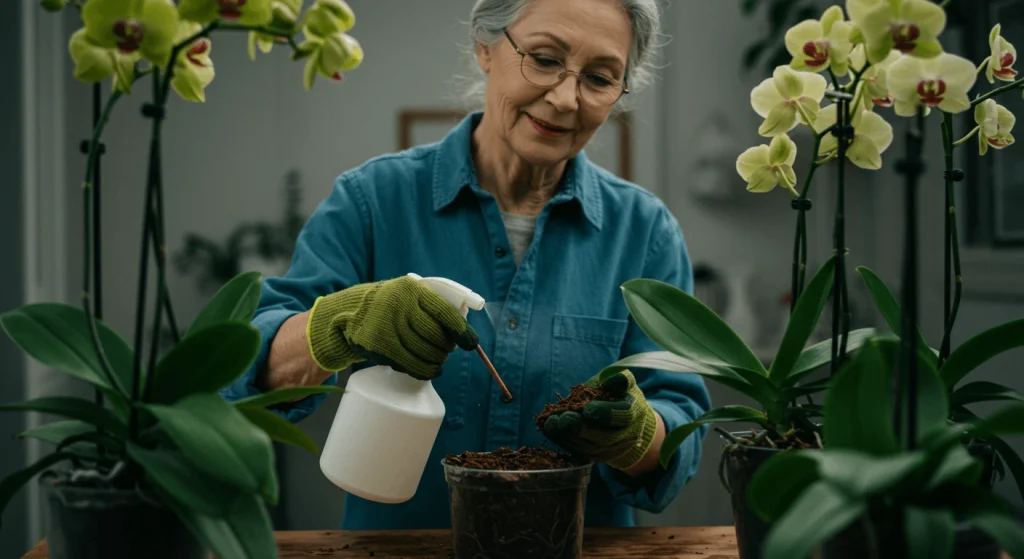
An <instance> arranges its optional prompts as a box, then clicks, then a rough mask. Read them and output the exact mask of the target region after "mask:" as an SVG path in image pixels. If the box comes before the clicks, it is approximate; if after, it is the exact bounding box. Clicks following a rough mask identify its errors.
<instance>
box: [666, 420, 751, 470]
mask: <svg viewBox="0 0 1024 559" xmlns="http://www.w3.org/2000/svg"><path fill="white" fill-rule="evenodd" d="M740 421H742V422H752V423H757V424H759V425H764V424H765V422H767V421H768V418H767V417H765V415H764V414H763V413H761V412H759V411H757V410H755V409H754V408H748V407H747V406H722V407H720V408H714V409H711V410H708V411H707V412H706V413H704V414H703V415H701V416H700V417H698V418H697V419H695V420H693V421H691V422H690V423H687V424H686V425H681V426H679V427H676V428H675V429H673V430H672V431H670V432H669V433H668V435H666V436H665V440H664V442H662V445H661V454H660V457H659V458H660V461H661V465H662V466H665V467H666V468H667V467H668V464H669V463H670V461H671V460H672V455H673V454H675V453H676V450H678V449H679V445H681V444H683V441H685V440H686V439H687V437H689V436H690V435H691V434H693V432H694V431H696V430H697V429H698V428H699V427H700V426H701V425H707V424H709V423H733V422H740Z"/></svg>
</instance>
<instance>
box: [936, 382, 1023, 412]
mask: <svg viewBox="0 0 1024 559" xmlns="http://www.w3.org/2000/svg"><path fill="white" fill-rule="evenodd" d="M999 400H1017V401H1018V402H1024V395H1022V394H1021V393H1019V392H1017V391H1016V390H1014V389H1012V388H1010V387H1007V386H1003V385H1001V384H996V383H994V382H985V381H978V382H971V383H968V384H965V385H963V386H961V387H960V388H957V389H956V390H954V391H953V393H952V394H951V395H950V397H949V403H950V404H951V405H953V406H966V405H967V404H974V403H977V402H995V401H999Z"/></svg>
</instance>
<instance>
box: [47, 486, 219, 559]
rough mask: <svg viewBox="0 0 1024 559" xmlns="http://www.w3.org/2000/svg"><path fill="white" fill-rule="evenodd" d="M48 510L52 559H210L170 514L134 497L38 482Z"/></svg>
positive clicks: (124, 492)
mask: <svg viewBox="0 0 1024 559" xmlns="http://www.w3.org/2000/svg"><path fill="white" fill-rule="evenodd" d="M39 483H40V485H41V487H42V492H43V498H44V500H45V501H46V503H47V505H48V508H49V519H48V526H47V533H46V541H47V545H48V547H49V550H50V559H138V558H140V557H146V558H147V559H209V558H210V557H211V555H210V553H209V551H207V550H206V548H205V547H204V546H203V545H202V544H201V543H200V542H199V540H197V539H196V537H195V536H193V535H192V533H191V532H190V531H189V530H188V528H186V527H185V525H184V524H182V522H181V521H180V520H178V517H177V516H176V515H175V514H174V513H173V512H172V511H170V510H169V509H167V508H165V507H163V506H161V505H160V504H159V502H157V501H155V500H154V499H153V498H152V497H148V498H143V497H142V496H140V495H139V494H138V493H136V492H135V491H130V490H111V489H100V488H94V487H86V486H80V485H71V484H69V483H68V478H67V477H66V476H64V475H60V474H58V475H52V474H51V475H44V476H42V477H41V478H40V481H39Z"/></svg>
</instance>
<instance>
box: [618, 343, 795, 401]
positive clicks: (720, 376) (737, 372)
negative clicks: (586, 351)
mask: <svg viewBox="0 0 1024 559" xmlns="http://www.w3.org/2000/svg"><path fill="white" fill-rule="evenodd" d="M638 368H639V369H657V370H662V371H670V372H674V373H693V374H696V375H700V376H702V377H705V378H708V379H711V380H713V381H715V382H717V383H719V384H723V385H725V386H728V387H729V388H732V389H733V390H736V391H739V392H741V393H743V394H745V395H746V396H749V397H750V398H752V399H754V400H755V401H757V402H758V403H760V404H761V405H762V406H765V407H769V406H771V405H772V404H773V403H774V402H775V401H776V400H777V399H778V390H777V389H776V388H775V386H774V385H773V384H772V383H771V381H769V380H768V377H766V376H765V375H764V374H761V373H757V372H754V371H750V370H747V369H742V368H739V367H729V366H727V365H716V364H711V363H701V362H699V361H694V360H692V359H688V358H686V357H682V356H679V355H676V354H675V353H672V352H670V351H651V352H646V353H637V354H635V355H630V356H629V357H625V358H623V359H620V360H619V361H616V362H615V363H612V364H611V365H609V366H607V367H605V368H604V369H603V370H602V371H601V373H600V375H599V378H600V379H601V380H606V379H608V378H609V377H611V376H612V375H614V374H615V373H618V372H619V371H623V370H626V369H638Z"/></svg>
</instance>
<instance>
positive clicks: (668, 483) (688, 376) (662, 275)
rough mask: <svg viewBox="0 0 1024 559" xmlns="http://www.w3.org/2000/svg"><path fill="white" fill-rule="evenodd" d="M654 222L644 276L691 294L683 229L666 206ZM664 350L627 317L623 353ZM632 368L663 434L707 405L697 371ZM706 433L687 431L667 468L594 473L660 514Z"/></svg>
mask: <svg viewBox="0 0 1024 559" xmlns="http://www.w3.org/2000/svg"><path fill="white" fill-rule="evenodd" d="M658 223H659V225H658V226H656V227H655V228H654V231H653V238H652V242H651V244H650V249H649V250H648V254H647V259H646V262H645V265H644V275H643V277H645V278H650V279H657V280H661V281H663V282H666V283H669V284H671V285H674V286H676V287H678V288H680V289H682V290H683V291H685V292H686V293H689V294H692V293H693V271H692V267H691V264H690V258H689V255H688V253H687V250H686V243H685V241H684V240H683V234H682V231H681V230H680V228H679V225H678V223H677V222H676V220H675V218H674V217H672V215H671V214H669V213H668V210H666V209H663V210H662V218H661V219H660V220H659V221H658ZM663 349H664V348H661V347H659V346H658V345H656V344H655V343H654V342H653V341H652V340H651V339H650V338H649V337H648V336H647V335H646V334H645V333H644V332H643V330H641V329H640V327H639V326H638V325H637V324H636V321H634V320H633V319H632V318H630V320H629V327H628V329H627V331H626V339H625V341H624V344H623V349H622V357H626V356H629V355H634V354H637V353H643V352H648V351H662V350H663ZM632 372H633V374H634V376H636V379H637V384H638V385H639V386H640V388H641V389H642V390H643V392H644V396H645V397H646V398H647V401H648V402H649V403H650V404H651V407H652V408H654V411H655V412H656V413H658V414H659V415H660V416H661V417H662V419H663V420H664V422H665V432H666V433H669V432H671V431H672V430H673V429H675V428H677V427H680V426H682V425H685V424H687V423H689V422H691V421H693V420H694V419H695V418H697V417H699V416H700V415H701V414H703V413H704V412H706V411H707V410H708V409H709V408H710V407H711V397H710V395H709V394H708V391H707V388H706V387H705V385H704V379H703V378H701V377H700V376H699V375H696V374H692V373H685V374H683V373H675V372H669V371H662V370H651V369H635V370H632ZM706 433H707V426H701V427H700V428H698V429H697V430H696V431H695V432H694V433H693V434H692V435H690V436H689V437H688V438H687V439H686V440H685V441H684V442H683V443H682V445H680V446H679V449H678V450H677V451H676V453H675V454H674V455H673V456H672V459H671V461H670V462H669V465H668V468H667V469H663V468H661V467H660V466H659V467H658V468H656V469H655V470H654V471H653V472H651V473H649V474H647V475H644V476H639V477H632V476H628V475H626V474H624V473H622V472H620V471H618V470H615V469H614V468H611V467H610V466H608V465H607V464H599V465H598V471H599V472H600V475H601V477H602V478H604V480H605V481H606V482H607V483H608V486H609V489H610V490H611V494H612V496H613V497H615V498H616V499H617V500H619V501H620V502H622V503H625V504H627V505H630V506H632V507H635V508H639V509H642V510H646V511H650V512H653V513H660V512H662V511H663V510H665V508H666V507H667V506H668V505H669V503H671V502H672V500H673V499H675V497H676V495H677V494H678V493H679V491H680V489H682V487H683V485H685V484H686V482H688V481H689V480H690V479H691V478H692V477H693V476H694V474H696V473H697V466H698V464H699V463H700V457H701V445H702V443H703V441H704V436H705V434H706Z"/></svg>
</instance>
